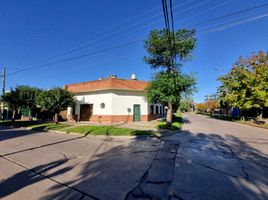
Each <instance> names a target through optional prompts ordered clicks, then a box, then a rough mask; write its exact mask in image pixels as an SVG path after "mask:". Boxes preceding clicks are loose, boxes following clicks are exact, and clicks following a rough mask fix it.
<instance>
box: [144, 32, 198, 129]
mask: <svg viewBox="0 0 268 200" xmlns="http://www.w3.org/2000/svg"><path fill="white" fill-rule="evenodd" d="M194 35H195V30H186V29H182V30H178V31H176V32H175V33H174V38H173V34H172V33H170V32H168V31H166V30H165V29H163V30H153V31H151V33H150V34H149V36H148V39H147V40H146V41H145V45H144V46H145V49H146V51H147V53H148V55H147V56H145V57H144V61H145V63H147V64H148V65H150V67H151V68H153V69H162V70H163V71H162V72H160V73H158V74H157V75H156V76H155V77H154V80H153V81H152V82H151V83H150V84H149V87H148V88H147V98H148V100H149V102H152V103H153V102H158V103H165V104H166V105H168V112H167V117H166V123H167V126H170V125H171V123H172V113H173V105H174V104H178V102H179V99H180V95H181V93H182V92H183V91H184V90H185V91H186V90H187V87H185V86H186V85H187V83H189V81H190V80H191V81H190V82H191V83H192V84H194V81H193V79H192V77H185V79H184V77H183V76H182V75H181V72H180V67H181V66H182V64H183V63H184V62H185V61H187V60H189V59H190V58H191V54H192V51H193V49H194V48H195V46H196V39H195V38H194ZM180 84H183V85H180ZM157 87H159V88H157ZM189 88H192V87H191V86H190V87H188V89H189Z"/></svg>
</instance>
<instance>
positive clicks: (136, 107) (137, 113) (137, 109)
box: [133, 104, 141, 122]
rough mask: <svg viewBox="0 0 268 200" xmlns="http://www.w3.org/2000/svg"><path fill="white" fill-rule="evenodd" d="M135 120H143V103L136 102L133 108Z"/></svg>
mask: <svg viewBox="0 0 268 200" xmlns="http://www.w3.org/2000/svg"><path fill="white" fill-rule="evenodd" d="M133 111H134V113H133V121H134V122H139V121H141V105H140V104H135V105H134V108H133Z"/></svg>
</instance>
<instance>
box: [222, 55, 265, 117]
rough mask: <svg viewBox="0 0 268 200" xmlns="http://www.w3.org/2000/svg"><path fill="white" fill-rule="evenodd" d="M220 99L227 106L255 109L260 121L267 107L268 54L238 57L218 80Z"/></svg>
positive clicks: (242, 109)
mask: <svg viewBox="0 0 268 200" xmlns="http://www.w3.org/2000/svg"><path fill="white" fill-rule="evenodd" d="M219 80H220V81H221V83H222V84H221V86H220V87H219V88H218V92H219V93H220V99H221V101H223V102H226V103H227V104H228V105H231V106H233V107H238V108H239V109H240V110H241V111H242V113H243V111H244V110H247V109H250V108H256V109H258V110H259V118H260V119H262V112H263V108H264V107H267V106H268V54H267V53H265V52H262V51H260V52H259V53H258V54H255V53H253V54H252V55H251V56H248V57H247V58H242V57H240V58H239V60H238V61H237V62H236V63H235V64H234V65H233V68H232V69H231V71H230V72H229V73H228V74H226V75H223V76H221V77H220V78H219Z"/></svg>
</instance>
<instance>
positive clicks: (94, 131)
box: [0, 121, 159, 137]
mask: <svg viewBox="0 0 268 200" xmlns="http://www.w3.org/2000/svg"><path fill="white" fill-rule="evenodd" d="M0 126H8V127H16V128H19V127H28V128H31V129H32V130H38V131H48V130H56V131H63V132H66V133H70V132H73V133H79V134H83V135H110V136H139V135H149V136H157V137H158V136H159V133H158V132H155V131H143V130H136V129H130V128H117V127H113V126H93V125H70V124H63V123H58V124H55V123H52V122H36V121H33V122H30V121H17V122H0Z"/></svg>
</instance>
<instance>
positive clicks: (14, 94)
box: [2, 90, 22, 122]
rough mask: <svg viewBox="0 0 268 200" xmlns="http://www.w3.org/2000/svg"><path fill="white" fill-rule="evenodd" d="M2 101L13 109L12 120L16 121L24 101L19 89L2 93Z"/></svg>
mask: <svg viewBox="0 0 268 200" xmlns="http://www.w3.org/2000/svg"><path fill="white" fill-rule="evenodd" d="M2 101H3V102H4V103H5V104H6V105H7V106H8V108H9V109H10V110H11V111H12V121H13V122H14V121H15V117H16V113H18V110H19V109H20V108H22V102H21V99H20V98H19V93H18V91H17V90H11V91H10V92H7V93H5V94H3V95H2Z"/></svg>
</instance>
